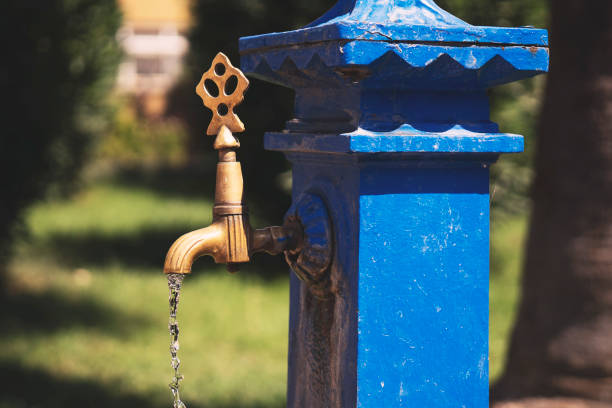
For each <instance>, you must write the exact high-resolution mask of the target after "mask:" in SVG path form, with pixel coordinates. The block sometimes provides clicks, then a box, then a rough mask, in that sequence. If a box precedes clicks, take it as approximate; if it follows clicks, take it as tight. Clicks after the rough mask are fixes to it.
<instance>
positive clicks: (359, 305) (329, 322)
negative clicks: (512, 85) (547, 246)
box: [240, 0, 548, 408]
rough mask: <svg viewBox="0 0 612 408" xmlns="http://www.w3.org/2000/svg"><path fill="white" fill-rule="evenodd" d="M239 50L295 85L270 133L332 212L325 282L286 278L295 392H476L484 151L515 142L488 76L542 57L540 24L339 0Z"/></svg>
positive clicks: (301, 180)
mask: <svg viewBox="0 0 612 408" xmlns="http://www.w3.org/2000/svg"><path fill="white" fill-rule="evenodd" d="M240 50H241V65H242V69H243V70H244V71H245V72H246V73H248V74H250V75H251V76H254V77H256V78H260V79H263V80H266V81H271V82H275V83H278V84H281V85H284V86H288V87H291V88H293V89H294V90H295V95H296V98H295V118H294V119H292V120H290V121H288V122H287V126H286V130H285V131H283V132H279V133H268V134H267V135H266V139H265V144H266V148H267V149H270V150H277V151H281V152H284V153H285V154H286V156H287V158H288V159H289V160H290V161H291V162H292V164H293V196H294V200H298V199H299V197H300V196H301V195H302V194H304V193H310V194H316V195H319V196H320V197H321V198H322V199H323V200H324V201H325V203H326V205H327V207H328V210H329V214H330V218H331V221H332V224H333V230H334V248H333V250H334V259H333V262H332V265H331V267H330V270H329V271H328V272H327V274H328V276H327V279H328V280H329V286H328V289H327V291H328V293H325V294H323V295H321V293H320V292H319V291H313V290H312V289H311V288H309V287H308V285H306V284H305V283H303V282H300V281H299V280H297V278H295V277H292V280H291V312H290V333H289V371H288V373H289V379H288V406H289V407H355V406H358V407H418V408H436V407H457V408H461V407H465V408H484V407H487V406H488V387H489V383H488V380H489V374H488V366H489V359H488V332H489V331H488V328H489V311H488V296H489V294H488V288H489V166H490V165H491V164H493V163H494V162H495V161H496V160H497V158H498V156H499V155H500V154H501V153H518V152H521V151H522V150H523V138H522V136H518V135H512V134H505V133H500V132H499V129H498V127H497V125H496V124H495V123H492V122H491V121H490V119H489V102H488V97H487V90H488V89H489V88H491V87H493V86H495V85H499V84H503V83H507V82H511V81H515V80H519V79H523V78H527V77H530V76H534V75H537V74H540V73H544V72H546V71H547V69H548V38H547V33H546V31H545V30H538V29H531V28H499V27H476V26H472V25H469V24H467V23H465V22H463V21H462V20H460V19H458V18H456V17H454V16H452V15H450V14H449V13H447V12H445V11H444V10H442V9H440V8H439V7H438V6H437V5H436V4H435V3H434V2H433V1H431V0H395V1H393V0H387V1H382V0H378V1H376V0H371V1H368V0H340V1H338V3H337V4H336V5H335V6H334V7H333V8H332V9H331V10H330V11H329V12H328V13H326V14H325V15H324V16H323V17H321V18H320V19H318V20H317V21H315V22H314V23H312V24H311V25H309V26H307V27H305V28H304V29H300V30H296V31H292V32H286V33H272V34H265V35H260V36H254V37H245V38H242V39H241V40H240Z"/></svg>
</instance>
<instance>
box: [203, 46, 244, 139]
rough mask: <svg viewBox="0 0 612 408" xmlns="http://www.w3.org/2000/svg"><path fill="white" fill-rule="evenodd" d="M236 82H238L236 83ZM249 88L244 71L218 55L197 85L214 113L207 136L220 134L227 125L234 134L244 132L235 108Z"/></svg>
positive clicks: (224, 56)
mask: <svg viewBox="0 0 612 408" xmlns="http://www.w3.org/2000/svg"><path fill="white" fill-rule="evenodd" d="M234 81H235V82H236V83H235V84H232V83H233V82H234ZM209 88H210V89H209ZM232 88H233V89H232ZM248 88H249V80H248V79H247V78H246V77H245V76H244V74H243V73H242V71H240V70H239V69H238V68H236V67H234V66H233V65H232V63H231V62H230V60H229V58H227V56H226V55H225V54H223V53H222V52H220V53H218V54H217V56H216V57H215V59H214V60H213V62H212V66H211V67H210V69H209V70H208V71H206V72H205V73H204V74H203V75H202V79H201V80H200V82H199V83H198V85H196V93H197V94H198V95H199V96H200V98H202V102H204V106H206V107H207V108H208V109H210V110H211V111H212V113H213V118H212V120H211V121H210V124H209V125H208V129H207V130H206V134H207V135H211V136H212V135H216V134H218V133H219V131H220V130H221V128H222V127H223V126H226V127H227V128H228V129H229V131H230V132H234V133H238V132H244V123H242V121H241V120H240V118H239V117H238V115H236V113H235V112H234V108H235V107H236V106H238V105H240V104H241V103H242V101H243V100H244V93H245V92H246V91H247V89H248ZM215 94H216V95H215ZM215 149H216V147H215Z"/></svg>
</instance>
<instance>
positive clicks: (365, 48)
mask: <svg viewBox="0 0 612 408" xmlns="http://www.w3.org/2000/svg"><path fill="white" fill-rule="evenodd" d="M548 60H549V56H548V48H545V47H520V46H516V47H491V46H487V47H478V46H468V47H447V46H434V45H424V44H407V43H385V42H369V41H351V42H348V43H346V44H340V43H336V42H332V43H323V44H316V45H310V46H303V47H300V48H290V47H288V48H277V49H269V50H266V51H263V52H261V53H246V54H244V55H242V57H241V67H242V69H243V71H245V72H247V73H249V74H253V75H254V76H257V77H260V78H264V79H266V80H269V81H273V82H277V83H281V84H283V85H288V86H293V85H295V82H296V81H298V82H304V81H306V82H308V81H318V82H322V84H325V83H326V81H330V80H331V81H334V82H337V81H338V78H339V77H340V76H339V74H338V72H337V68H345V67H350V66H356V67H368V69H369V71H370V77H375V76H376V75H383V76H385V78H387V79H390V78H391V77H392V79H394V80H399V79H401V78H402V76H405V75H409V74H411V73H415V72H416V71H420V74H421V75H419V77H420V79H421V80H426V79H427V76H428V75H429V76H430V77H431V79H438V80H441V81H444V80H448V79H449V78H450V79H452V78H456V77H460V76H461V75H474V74H477V75H478V79H479V80H480V81H481V83H480V84H479V85H480V86H494V85H499V84H502V83H506V82H510V81H516V80H519V79H523V78H527V77H531V76H534V75H537V74H541V73H544V72H547V71H548ZM493 67H494V68H495V69H488V68H493ZM462 71H464V72H462ZM449 73H451V74H453V75H450V76H449V75H446V74H449Z"/></svg>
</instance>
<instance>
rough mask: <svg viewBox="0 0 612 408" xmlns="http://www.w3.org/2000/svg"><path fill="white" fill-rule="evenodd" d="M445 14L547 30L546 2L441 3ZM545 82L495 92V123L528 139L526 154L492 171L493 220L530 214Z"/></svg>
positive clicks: (487, 0) (518, 84)
mask: <svg viewBox="0 0 612 408" xmlns="http://www.w3.org/2000/svg"><path fill="white" fill-rule="evenodd" d="M437 3H438V5H440V6H441V7H442V8H444V9H445V10H447V11H449V12H451V13H453V14H455V15H456V16H457V17H459V18H462V19H463V20H465V21H467V22H468V23H470V24H474V25H489V26H502V27H520V26H534V27H539V28H546V27H547V26H548V18H549V9H548V1H546V0H438V1H437ZM544 86H545V77H541V76H540V77H536V78H533V79H528V80H524V81H520V82H514V83H511V84H508V85H504V86H501V87H497V88H494V89H492V90H491V91H490V96H491V120H493V121H494V122H497V123H498V124H499V125H500V131H502V132H506V133H516V134H520V135H523V136H525V153H522V154H516V155H504V156H502V157H501V159H500V160H499V162H498V163H497V164H496V165H495V166H493V167H492V170H491V205H492V207H493V211H494V215H495V216H497V217H499V216H502V217H504V216H508V215H513V214H517V213H524V212H525V211H528V209H529V203H530V201H529V187H530V185H531V180H532V176H533V173H532V165H533V158H534V153H535V152H534V147H535V140H534V139H535V137H536V134H535V129H536V126H537V119H538V116H539V113H540V102H541V99H542V94H543V90H544Z"/></svg>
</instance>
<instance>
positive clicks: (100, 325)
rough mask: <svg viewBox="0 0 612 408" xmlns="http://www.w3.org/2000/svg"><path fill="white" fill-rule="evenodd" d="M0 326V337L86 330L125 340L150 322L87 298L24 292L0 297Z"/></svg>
mask: <svg viewBox="0 0 612 408" xmlns="http://www.w3.org/2000/svg"><path fill="white" fill-rule="evenodd" d="M0 324H1V325H2V330H0V337H8V336H16V335H20V334H27V335H34V334H38V333H51V332H57V331H60V330H66V329H68V328H72V327H86V328H91V329H96V330H99V331H101V332H104V333H106V334H109V335H112V336H117V337H121V338H127V337H129V335H130V334H132V333H135V332H137V331H138V330H141V329H142V328H144V327H146V326H149V325H151V324H152V322H151V321H149V319H147V318H145V317H142V316H133V315H128V314H126V313H125V311H122V310H117V309H115V308H113V307H110V306H108V305H103V304H100V303H99V302H96V301H95V300H92V299H89V298H84V297H77V298H71V297H67V296H66V295H65V294H60V293H55V292H44V293H27V292H26V293H17V294H2V295H1V296H0Z"/></svg>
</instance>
